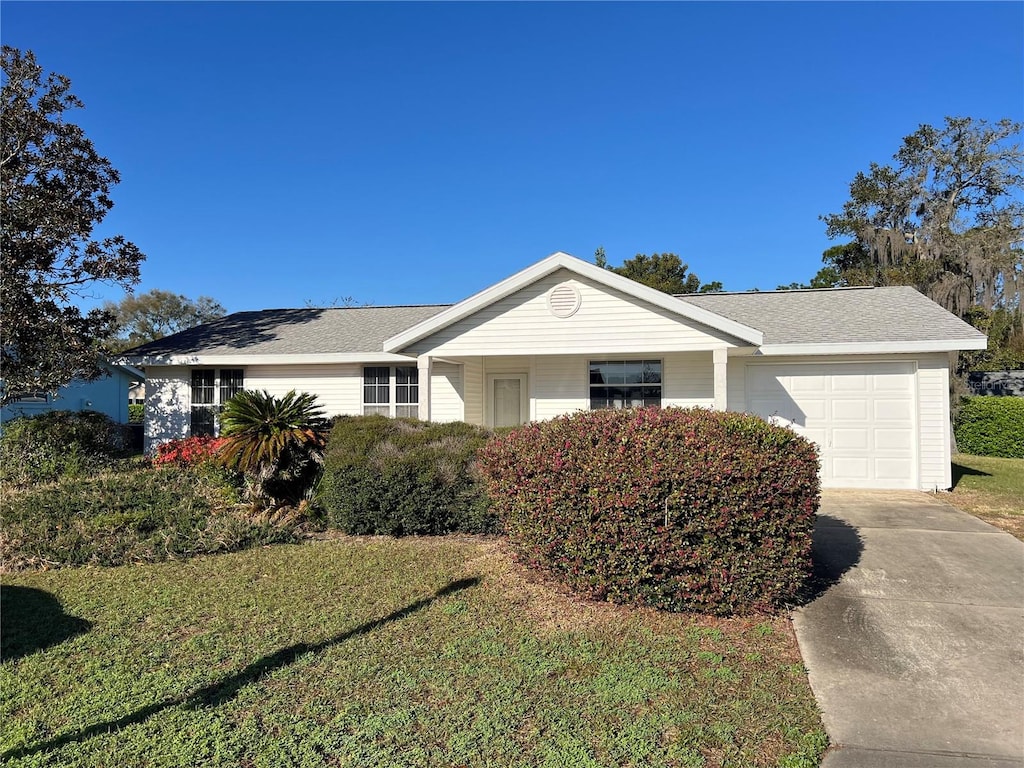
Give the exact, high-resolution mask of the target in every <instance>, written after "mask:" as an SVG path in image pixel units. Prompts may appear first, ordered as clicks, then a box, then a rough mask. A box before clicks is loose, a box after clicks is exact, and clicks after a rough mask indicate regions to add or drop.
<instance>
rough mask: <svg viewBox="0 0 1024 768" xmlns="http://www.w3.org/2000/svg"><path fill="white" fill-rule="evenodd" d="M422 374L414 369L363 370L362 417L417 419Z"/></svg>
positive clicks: (370, 368) (407, 367)
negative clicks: (375, 415)
mask: <svg viewBox="0 0 1024 768" xmlns="http://www.w3.org/2000/svg"><path fill="white" fill-rule="evenodd" d="M419 381H420V373H419V370H418V369H417V368H416V366H415V365H395V366H387V365H368V366H366V367H365V368H363V414H364V415H366V416H369V415H371V414H375V413H379V414H380V415H382V416H406V417H408V418H412V419H415V418H418V417H419V412H420V407H419V402H420V386H419Z"/></svg>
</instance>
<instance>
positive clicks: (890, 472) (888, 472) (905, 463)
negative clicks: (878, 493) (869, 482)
mask: <svg viewBox="0 0 1024 768" xmlns="http://www.w3.org/2000/svg"><path fill="white" fill-rule="evenodd" d="M912 469H913V468H912V467H911V464H910V460H909V459H887V458H882V457H879V458H876V459H875V473H874V474H875V477H877V478H878V479H880V480H902V479H905V478H906V477H907V476H908V474H909V473H910V472H911V471H912Z"/></svg>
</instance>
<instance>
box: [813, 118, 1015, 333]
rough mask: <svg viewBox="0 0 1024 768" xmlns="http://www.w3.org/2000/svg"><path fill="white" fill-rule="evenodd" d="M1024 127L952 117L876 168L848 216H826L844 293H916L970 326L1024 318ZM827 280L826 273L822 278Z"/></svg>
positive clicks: (832, 261) (857, 179)
mask: <svg viewBox="0 0 1024 768" xmlns="http://www.w3.org/2000/svg"><path fill="white" fill-rule="evenodd" d="M1021 129H1022V125H1021V123H1017V122H1013V121H1011V120H999V121H998V122H995V123H989V122H988V121H986V120H976V119H973V118H970V117H947V118H946V119H945V122H944V124H943V125H941V126H937V127H936V126H932V125H921V126H920V127H919V128H918V129H917V130H916V131H915V132H914V133H912V134H910V135H909V136H907V137H905V138H904V139H903V143H902V145H901V146H900V148H899V149H898V150H897V152H896V154H895V155H893V161H894V162H893V163H892V164H890V165H879V164H878V163H874V162H872V163H871V164H870V165H869V167H868V171H867V172H866V173H865V172H863V171H861V172H858V173H857V174H856V176H854V178H853V181H852V182H851V183H850V198H849V200H847V202H846V203H845V204H844V205H843V208H842V210H841V211H840V212H838V213H831V214H827V215H825V216H822V217H821V218H822V220H823V221H824V222H825V225H826V227H827V234H828V236H829V238H830V239H831V238H837V237H849V238H852V242H851V243H848V244H846V245H845V246H842V247H840V248H839V249H830V250H829V251H826V253H825V262H826V269H828V268H830V267H831V268H832V269H834V270H835V271H836V272H837V275H835V282H836V283H838V284H841V285H863V284H868V285H913V286H915V287H916V288H917V289H918V290H920V291H921V292H922V293H924V294H925V295H927V296H929V297H930V298H932V299H933V300H934V301H936V302H937V303H939V304H941V305H942V306H944V307H945V308H946V309H948V310H949V311H951V312H953V313H954V314H957V315H960V316H961V317H962V316H964V315H966V314H967V312H968V311H969V310H970V309H971V308H972V307H974V306H979V307H981V308H983V309H985V310H987V311H992V310H994V309H997V308H1004V309H1010V310H1012V309H1014V308H1019V305H1020V293H1021V285H1022V283H1024V258H1022V257H1024V249H1022V245H1024V196H1022V193H1024V175H1022V169H1024V151H1022V150H1021V146H1020V143H1019V137H1020V133H1021ZM819 274H820V273H819Z"/></svg>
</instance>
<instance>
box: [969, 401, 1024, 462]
mask: <svg viewBox="0 0 1024 768" xmlns="http://www.w3.org/2000/svg"><path fill="white" fill-rule="evenodd" d="M954 431H955V434H956V447H957V450H959V451H961V452H962V453H971V454H974V455H975V456H1002V457H1004V458H1008V459H1024V398H1021V397H995V396H983V397H965V398H963V399H962V401H961V403H960V411H959V413H958V414H957V417H956V426H955V428H954Z"/></svg>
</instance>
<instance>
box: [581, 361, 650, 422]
mask: <svg viewBox="0 0 1024 768" xmlns="http://www.w3.org/2000/svg"><path fill="white" fill-rule="evenodd" d="M647 405H658V406H660V405H661V360H592V361H591V362H590V408H591V410H596V409H598V408H638V407H640V406H647Z"/></svg>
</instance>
